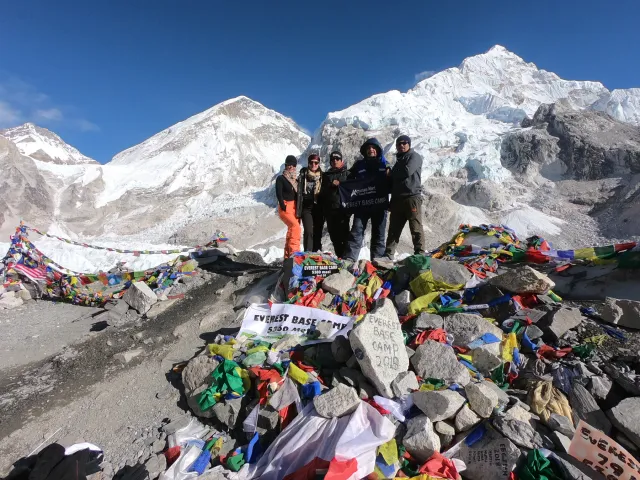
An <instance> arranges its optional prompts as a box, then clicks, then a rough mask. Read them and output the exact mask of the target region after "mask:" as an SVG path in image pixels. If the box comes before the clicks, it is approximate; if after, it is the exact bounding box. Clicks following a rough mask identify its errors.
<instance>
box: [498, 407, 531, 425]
mask: <svg viewBox="0 0 640 480" xmlns="http://www.w3.org/2000/svg"><path fill="white" fill-rule="evenodd" d="M521 405H523V404H516V405H514V406H513V407H511V408H510V409H509V410H507V411H506V412H505V414H504V417H505V418H513V419H515V420H520V421H521V422H526V423H528V422H530V421H531V419H532V415H531V413H529V412H528V411H527V410H525V409H524V408H522V407H521Z"/></svg>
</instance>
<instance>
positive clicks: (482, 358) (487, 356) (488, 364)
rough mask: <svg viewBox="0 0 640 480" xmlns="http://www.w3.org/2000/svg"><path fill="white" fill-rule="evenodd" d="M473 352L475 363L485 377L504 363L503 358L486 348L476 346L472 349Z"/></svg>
mask: <svg viewBox="0 0 640 480" xmlns="http://www.w3.org/2000/svg"><path fill="white" fill-rule="evenodd" d="M491 345H493V344H491ZM498 345H499V344H498ZM471 354H472V356H473V365H474V366H475V367H476V368H477V369H478V370H479V371H480V373H482V374H483V375H484V376H485V377H486V376H489V375H490V374H491V372H492V371H493V370H495V369H496V368H497V367H499V366H500V365H502V359H501V358H500V357H499V356H497V355H494V354H493V353H491V352H490V351H489V350H488V349H486V348H475V349H473V350H472V351H471Z"/></svg>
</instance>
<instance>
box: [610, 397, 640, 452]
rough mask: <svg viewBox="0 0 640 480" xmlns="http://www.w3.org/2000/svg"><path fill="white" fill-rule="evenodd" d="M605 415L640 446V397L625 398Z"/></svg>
mask: <svg viewBox="0 0 640 480" xmlns="http://www.w3.org/2000/svg"><path fill="white" fill-rule="evenodd" d="M607 415H608V417H609V418H610V419H611V422H612V423H613V425H614V426H615V427H616V428H617V429H618V430H620V431H621V432H622V433H624V434H625V435H626V436H627V437H629V439H630V440H631V441H632V442H633V443H635V444H636V446H637V447H639V448H640V397H630V398H625V399H624V400H622V401H621V402H620V403H619V404H618V405H616V406H615V407H613V408H612V409H611V410H609V411H608V412H607Z"/></svg>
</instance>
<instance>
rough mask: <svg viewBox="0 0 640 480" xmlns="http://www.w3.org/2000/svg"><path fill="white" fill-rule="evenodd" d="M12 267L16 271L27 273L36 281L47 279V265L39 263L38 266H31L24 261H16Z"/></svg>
mask: <svg viewBox="0 0 640 480" xmlns="http://www.w3.org/2000/svg"><path fill="white" fill-rule="evenodd" d="M10 268H13V269H14V270H15V271H17V272H20V273H22V274H23V275H26V276H27V277H28V278H30V279H31V280H34V281H38V280H46V279H47V267H45V266H44V265H39V266H38V267H37V268H31V267H27V266H26V265H24V264H22V263H14V264H13V265H11V267H10Z"/></svg>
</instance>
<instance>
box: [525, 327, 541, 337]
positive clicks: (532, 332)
mask: <svg viewBox="0 0 640 480" xmlns="http://www.w3.org/2000/svg"><path fill="white" fill-rule="evenodd" d="M525 333H526V334H527V337H529V339H530V340H535V339H536V338H540V337H542V335H544V332H543V331H542V330H540V329H539V328H538V327H536V326H535V325H529V326H528V327H527V329H526V330H525Z"/></svg>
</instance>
